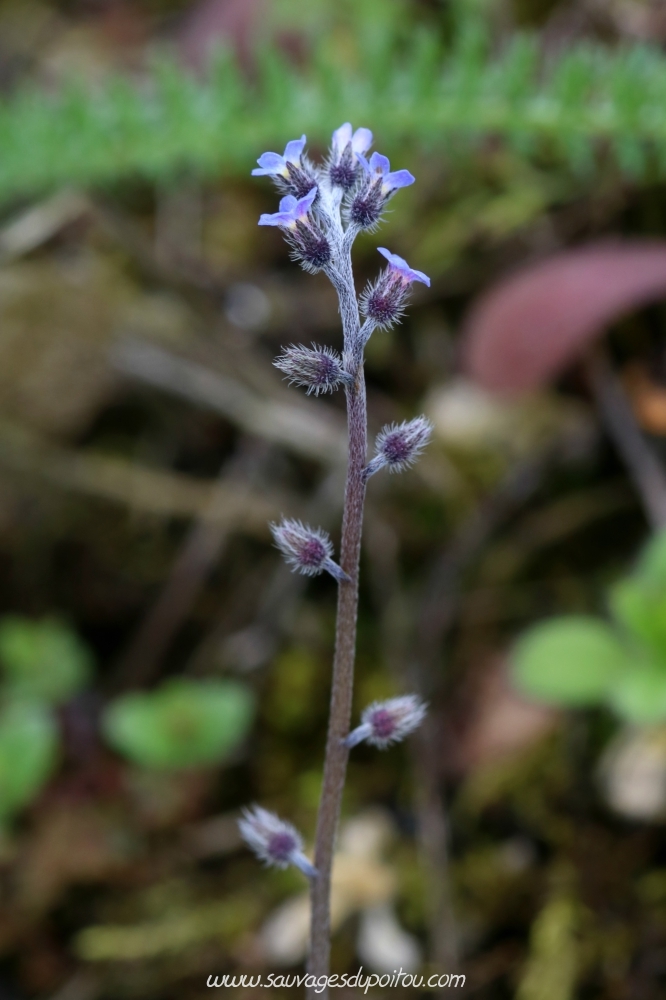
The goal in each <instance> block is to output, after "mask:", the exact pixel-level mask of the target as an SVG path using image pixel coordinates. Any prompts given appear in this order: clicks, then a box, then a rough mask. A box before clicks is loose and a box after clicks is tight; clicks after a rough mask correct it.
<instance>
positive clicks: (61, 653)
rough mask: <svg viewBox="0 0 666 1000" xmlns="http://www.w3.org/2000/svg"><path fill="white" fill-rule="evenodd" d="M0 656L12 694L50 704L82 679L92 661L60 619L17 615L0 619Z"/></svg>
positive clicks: (64, 696)
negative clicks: (36, 618) (39, 618)
mask: <svg viewBox="0 0 666 1000" xmlns="http://www.w3.org/2000/svg"><path fill="white" fill-rule="evenodd" d="M0 660H1V661H2V666H3V669H4V675H5V679H6V682H7V685H8V687H9V689H10V691H11V693H12V695H16V696H17V697H20V698H27V699H33V700H36V701H46V702H51V703H54V704H57V703H58V702H61V701H65V700H66V699H67V698H69V697H70V696H71V695H73V694H74V693H75V692H76V691H78V690H79V688H81V687H82V686H83V685H84V684H85V683H86V681H87V680H88V677H89V676H90V673H91V670H92V664H93V659H92V655H91V653H90V652H89V650H88V648H87V646H85V645H84V643H83V642H82V641H81V639H80V638H79V637H78V635H77V634H76V633H75V632H74V631H73V630H72V629H70V628H69V627H68V626H67V625H65V624H64V623H62V622H59V621H57V620H56V619H53V618H44V619H42V620H41V621H33V620H32V619H30V618H21V617H19V616H18V615H7V616H6V617H5V618H3V619H1V620H0Z"/></svg>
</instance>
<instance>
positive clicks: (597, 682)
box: [513, 615, 627, 705]
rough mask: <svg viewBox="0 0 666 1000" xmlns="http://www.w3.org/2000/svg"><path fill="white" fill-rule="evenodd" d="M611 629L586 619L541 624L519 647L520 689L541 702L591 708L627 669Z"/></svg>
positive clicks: (516, 661)
mask: <svg viewBox="0 0 666 1000" xmlns="http://www.w3.org/2000/svg"><path fill="white" fill-rule="evenodd" d="M626 659H627V657H626V653H625V650H624V649H623V647H622V644H621V643H620V641H619V640H618V638H617V637H616V635H615V634H614V632H613V629H612V628H611V627H610V625H606V623H605V622H602V621H599V620H598V619H596V618H592V617H587V616H584V615H567V616H562V617H560V618H553V619H551V620H550V621H546V622H542V623H540V624H539V625H536V626H535V627H534V628H532V629H530V630H529V632H527V633H526V634H525V635H524V636H523V637H522V639H520V641H519V642H518V643H517V645H516V648H515V650H514V654H513V664H514V675H515V678H516V680H517V681H518V683H519V685H520V687H521V688H522V689H523V690H524V691H528V692H529V693H530V694H531V695H534V696H535V697H537V698H540V699H542V700H544V701H549V702H554V703H556V704H564V705H591V704H594V703H595V702H597V701H599V699H600V698H601V697H603V695H604V694H605V692H606V691H607V690H608V688H609V687H610V685H611V684H612V682H613V680H614V679H615V678H616V676H617V674H618V673H619V672H620V671H621V670H622V667H623V666H625V664H626Z"/></svg>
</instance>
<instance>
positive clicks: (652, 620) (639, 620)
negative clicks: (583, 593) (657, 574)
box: [610, 577, 666, 657]
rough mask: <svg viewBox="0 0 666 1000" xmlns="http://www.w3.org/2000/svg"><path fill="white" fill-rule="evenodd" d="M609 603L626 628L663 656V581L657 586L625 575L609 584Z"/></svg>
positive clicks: (665, 602) (665, 628)
mask: <svg viewBox="0 0 666 1000" xmlns="http://www.w3.org/2000/svg"><path fill="white" fill-rule="evenodd" d="M610 607H611V611H612V613H613V616H614V617H615V618H616V620H617V621H618V622H619V623H620V624H621V625H623V626H624V628H625V629H627V631H628V632H630V633H632V634H633V635H634V636H636V638H638V639H640V640H641V642H643V643H646V644H647V645H648V646H649V647H650V648H651V649H652V650H653V651H654V652H655V653H657V654H658V655H661V656H664V657H666V583H664V584H663V585H662V586H660V587H657V586H654V585H651V584H648V583H647V582H646V581H644V580H641V579H640V578H639V577H628V578H627V579H625V580H621V581H620V582H619V583H617V584H616V585H615V586H614V587H613V588H612V590H611V592H610Z"/></svg>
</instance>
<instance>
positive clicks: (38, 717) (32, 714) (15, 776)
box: [0, 701, 58, 821]
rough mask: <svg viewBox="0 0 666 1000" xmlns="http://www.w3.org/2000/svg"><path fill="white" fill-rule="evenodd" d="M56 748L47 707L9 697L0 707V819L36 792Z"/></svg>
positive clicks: (52, 764) (49, 766)
mask: <svg viewBox="0 0 666 1000" xmlns="http://www.w3.org/2000/svg"><path fill="white" fill-rule="evenodd" d="M57 750H58V734H57V728H56V724H55V722H54V720H53V717H52V715H51V713H50V712H49V710H48V709H47V708H45V707H44V706H42V705H39V704H37V703H35V702H21V701H10V702H8V703H6V704H5V705H4V706H3V707H2V709H0V821H2V820H5V819H7V818H9V817H10V816H11V815H13V814H14V813H15V812H17V811H18V810H19V809H21V808H22V807H23V806H25V805H27V804H28V803H29V802H30V801H31V800H32V799H33V798H34V797H35V796H36V795H37V793H38V792H39V791H40V789H41V787H42V785H43V784H44V782H45V781H46V779H47V778H48V776H49V774H50V773H51V771H52V769H53V766H54V764H55V760H56V755H57Z"/></svg>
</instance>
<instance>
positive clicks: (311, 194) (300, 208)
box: [280, 187, 318, 215]
mask: <svg viewBox="0 0 666 1000" xmlns="http://www.w3.org/2000/svg"><path fill="white" fill-rule="evenodd" d="M317 191H318V188H317V187H313V188H310V190H309V191H308V193H307V194H306V195H305V196H304V197H303V198H301V199H300V201H298V202H296V204H295V206H294V212H296V213H298V214H299V215H305V214H306V213H307V212H308V211H309V209H310V206H311V205H312V202H313V201H314V200H315V198H316V197H317ZM280 209H282V202H280Z"/></svg>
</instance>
